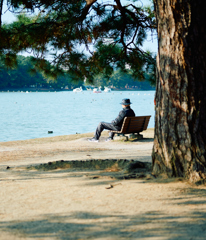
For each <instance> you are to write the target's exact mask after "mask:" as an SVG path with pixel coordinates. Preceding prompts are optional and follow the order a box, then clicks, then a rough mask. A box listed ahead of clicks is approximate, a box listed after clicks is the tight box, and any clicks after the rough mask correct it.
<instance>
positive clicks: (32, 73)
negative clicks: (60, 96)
mask: <svg viewBox="0 0 206 240" xmlns="http://www.w3.org/2000/svg"><path fill="white" fill-rule="evenodd" d="M149 77H150V76H149V74H145V80H144V81H138V80H137V79H135V80H134V79H133V78H132V75H131V74H128V73H123V72H121V71H120V70H116V71H114V73H113V74H112V76H111V77H110V78H104V77H103V75H101V74H99V75H97V76H96V77H95V78H94V83H93V85H94V86H97V87H99V86H102V87H104V86H109V87H111V88H113V89H122V90H123V89H134V90H151V89H154V85H153V86H152V83H151V82H149ZM81 85H85V86H86V87H88V85H87V83H84V82H82V81H80V82H77V81H74V79H72V77H71V76H70V75H69V74H68V73H65V74H61V75H60V76H57V77H51V76H50V77H48V76H47V75H45V73H44V72H42V71H41V70H36V69H34V68H33V66H32V57H24V56H21V55H19V56H18V58H17V66H16V67H12V68H8V67H6V66H5V65H4V62H3V61H1V60H0V89H22V88H38V89H48V88H53V89H73V88H76V87H79V86H81Z"/></svg>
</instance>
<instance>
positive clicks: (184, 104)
mask: <svg viewBox="0 0 206 240" xmlns="http://www.w3.org/2000/svg"><path fill="white" fill-rule="evenodd" d="M154 4H155V11H156V19H157V31H158V54H157V88H156V96H155V100H156V103H157V104H156V114H155V139H154V147H153V153H152V160H153V172H154V174H156V175H158V174H161V173H166V174H167V176H168V177H184V178H187V179H189V180H191V181H193V182H197V181H199V180H201V179H205V178H206V31H205V29H206V26H205V14H206V13H205V10H206V1H205V0H195V1H194V0H154Z"/></svg>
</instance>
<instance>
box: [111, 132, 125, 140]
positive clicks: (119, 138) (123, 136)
mask: <svg viewBox="0 0 206 240" xmlns="http://www.w3.org/2000/svg"><path fill="white" fill-rule="evenodd" d="M114 140H116V141H128V136H125V135H124V134H122V133H118V134H117V136H114Z"/></svg>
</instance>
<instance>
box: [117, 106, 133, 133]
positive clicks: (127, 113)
mask: <svg viewBox="0 0 206 240" xmlns="http://www.w3.org/2000/svg"><path fill="white" fill-rule="evenodd" d="M125 117H135V113H134V111H133V110H132V109H131V108H130V107H125V108H123V109H122V111H120V112H119V115H118V116H117V118H116V119H115V120H113V121H112V124H113V125H114V126H117V127H118V128H119V129H121V127H122V124H123V121H124V118H125Z"/></svg>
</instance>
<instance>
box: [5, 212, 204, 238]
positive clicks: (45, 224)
mask: <svg viewBox="0 0 206 240" xmlns="http://www.w3.org/2000/svg"><path fill="white" fill-rule="evenodd" d="M205 225H206V213H205V212H190V213H189V214H186V215H182V216H173V215H168V214H165V213H161V212H148V213H145V214H142V215H132V216H130V215H121V214H113V215H108V214H105V215H104V214H98V213H96V214H95V213H90V212H81V211H80V212H73V213H72V214H68V215H67V214H66V213H65V215H64V216H59V215H55V214H51V215H45V216H41V219H40V220H38V221H36V220H35V221H33V220H28V221H18V222H1V223H0V230H1V231H5V232H7V233H10V234H13V235H15V236H19V237H22V239H23V238H24V237H25V238H34V239H60V240H65V239H73V240H77V239H168V240H179V239H187V240H188V239H190V240H192V239H194V240H197V239H201V240H203V239H205V238H206V231H205ZM197 232H198V235H197V234H196V233H197Z"/></svg>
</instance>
